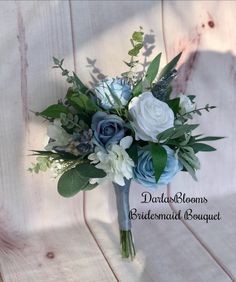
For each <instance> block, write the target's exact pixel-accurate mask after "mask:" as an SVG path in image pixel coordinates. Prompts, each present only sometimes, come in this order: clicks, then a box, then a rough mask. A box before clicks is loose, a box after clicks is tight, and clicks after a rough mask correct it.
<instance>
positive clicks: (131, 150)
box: [126, 142, 138, 164]
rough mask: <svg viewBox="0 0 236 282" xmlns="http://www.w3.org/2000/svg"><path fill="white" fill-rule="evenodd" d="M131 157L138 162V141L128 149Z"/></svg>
mask: <svg viewBox="0 0 236 282" xmlns="http://www.w3.org/2000/svg"><path fill="white" fill-rule="evenodd" d="M126 151H127V153H128V155H129V156H130V158H131V159H132V160H133V161H134V163H135V164H137V163H138V147H137V144H136V143H134V142H133V143H132V145H131V146H130V147H129V148H128V149H127V150H126Z"/></svg>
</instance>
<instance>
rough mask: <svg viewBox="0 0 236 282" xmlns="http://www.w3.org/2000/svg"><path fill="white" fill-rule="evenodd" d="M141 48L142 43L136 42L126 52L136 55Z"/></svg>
mask: <svg viewBox="0 0 236 282" xmlns="http://www.w3.org/2000/svg"><path fill="white" fill-rule="evenodd" d="M142 48H143V43H138V44H136V45H135V46H134V48H133V49H131V50H129V52H128V54H129V55H130V56H134V57H136V56H137V55H138V53H139V51H140V50H141V49H142Z"/></svg>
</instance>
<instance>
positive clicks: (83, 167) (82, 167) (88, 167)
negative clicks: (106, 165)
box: [76, 163, 106, 178]
mask: <svg viewBox="0 0 236 282" xmlns="http://www.w3.org/2000/svg"><path fill="white" fill-rule="evenodd" d="M76 168H77V171H78V172H79V173H80V175H82V176H83V177H87V178H103V177H105V176H106V173H105V171H104V170H102V169H98V168H96V167H95V166H94V165H92V164H85V163H84V164H79V165H77V166H76Z"/></svg>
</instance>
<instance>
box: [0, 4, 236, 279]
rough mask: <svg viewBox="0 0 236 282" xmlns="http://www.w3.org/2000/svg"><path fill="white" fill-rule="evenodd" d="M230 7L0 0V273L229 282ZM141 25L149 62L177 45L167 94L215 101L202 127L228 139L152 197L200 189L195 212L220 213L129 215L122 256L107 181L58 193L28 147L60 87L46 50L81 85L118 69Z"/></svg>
mask: <svg viewBox="0 0 236 282" xmlns="http://www.w3.org/2000/svg"><path fill="white" fill-rule="evenodd" d="M235 10H236V3H235V2H234V1H162V2H161V1H1V2H0V43H1V44H0V54H1V63H0V93H1V98H2V99H1V103H0V125H1V127H0V138H1V143H0V272H1V276H0V280H1V279H2V280H3V281H4V282H27V281H29V282H32V281H36V282H38V281H62V282H64V281H75V282H77V281H79V282H80V281H82V282H90V281H96V282H97V281H109V282H110V281H125V282H126V281H128V282H129V281H130V282H132V281H144V282H149V281H160V282H175V281H176V282H179V281H181V282H185V281H186V282H191V281H196V282H199V281H204V282H205V281H210V282H211V281H219V282H225V281H226V282H227V281H236V278H235V277H236V256H235V253H236V244H235V234H236V227H235V226H236V225H235V217H234V214H235V210H236V207H235V204H234V202H235V201H234V200H235V199H236V195H235V192H236V191H235V184H236V173H235V153H234V151H235V142H234V139H233V137H234V136H235V130H236V129H235V118H234V107H235V103H236V98H235V62H236V60H235V51H236V35H235V33H234V26H235V16H234V12H235ZM140 25H141V26H143V28H144V29H145V31H146V32H147V33H148V34H149V37H147V40H148V42H149V46H152V45H155V46H153V50H152V52H151V53H150V56H149V57H148V58H147V60H148V61H150V60H151V59H152V58H153V57H154V56H155V54H156V53H158V52H162V54H163V61H162V66H163V65H164V64H165V63H166V62H167V61H168V60H170V59H171V58H172V57H173V56H174V55H175V54H176V53H178V52H179V51H183V58H182V60H181V62H180V63H179V66H178V67H179V72H180V74H179V77H178V80H177V82H176V83H175V85H174V90H175V92H176V93H177V92H182V93H185V94H193V95H197V99H198V104H199V105H203V106H204V105H205V104H207V103H211V104H214V105H216V106H217V107H218V108H217V109H216V110H215V111H212V112H211V113H210V114H204V115H203V116H202V117H200V118H199V122H200V121H201V129H200V132H201V133H205V134H209V135H224V136H227V138H226V139H225V140H223V141H220V142H217V143H216V147H217V149H218V150H217V152H215V153H212V154H209V155H207V154H202V155H200V159H201V163H202V170H201V171H200V172H199V173H198V178H199V181H198V182H196V183H195V182H194V181H193V180H192V179H191V178H190V177H189V176H187V175H184V174H179V175H178V176H177V177H176V178H175V180H174V181H173V183H172V184H171V187H168V189H160V190H159V191H156V192H155V193H154V194H155V195H160V194H161V193H165V194H167V193H169V194H171V195H174V194H175V193H176V192H178V191H183V192H186V193H187V195H189V196H191V195H192V196H206V197H208V199H209V203H208V204H207V205H205V206H202V205H201V206H199V205H198V206H196V205H195V206H193V208H194V209H195V210H196V211H198V212H206V213H210V212H215V211H218V210H219V211H220V212H221V214H222V220H221V221H220V222H214V223H210V224H206V223H204V222H174V221H173V222H169V221H162V222H142V221H139V222H134V223H133V229H134V237H135V242H136V247H137V258H136V260H135V261H134V262H132V263H127V262H124V261H123V260H121V259H120V256H119V251H118V245H119V242H118V227H117V223H116V210H115V208H114V204H115V201H114V193H113V190H112V187H111V185H110V183H106V184H104V185H103V186H102V187H99V188H98V189H95V190H94V191H91V192H88V193H86V194H79V195H77V196H76V197H74V198H73V199H62V198H61V197H60V196H59V195H58V194H57V191H56V181H55V180H53V179H51V178H52V174H51V173H50V172H48V173H45V174H40V175H30V174H29V173H28V172H27V168H28V166H29V165H30V162H31V161H32V160H31V158H29V157H28V156H27V154H28V152H29V150H31V149H35V148H38V149H40V148H42V144H44V143H45V133H46V123H45V122H42V121H41V120H40V119H38V118H35V117H34V115H33V114H31V113H30V110H33V111H37V110H41V109H43V108H45V107H46V106H47V105H48V104H50V103H55V102H56V101H57V99H59V98H62V97H64V95H65V90H66V87H67V85H66V83H65V82H64V81H63V78H62V77H61V76H60V74H59V73H58V72H57V71H55V70H52V69H51V65H52V59H51V58H52V56H57V57H60V58H65V65H66V66H67V68H69V69H72V70H73V69H74V70H76V71H77V73H78V74H79V76H80V77H81V78H82V79H83V80H84V81H85V82H86V83H88V84H89V83H90V82H94V81H96V79H99V78H100V77H101V73H102V74H105V75H109V76H116V75H117V74H119V73H121V72H123V71H124V70H125V65H124V64H122V60H124V59H126V58H127V50H128V49H129V48H130V46H129V44H130V43H129V40H128V39H129V37H130V34H131V33H132V31H133V30H135V29H137V27H139V26H140ZM94 60H96V61H95V62H94ZM142 191H143V189H142V188H141V187H140V186H139V185H136V184H134V183H133V184H132V191H131V206H133V207H138V208H140V209H144V210H145V209H149V208H152V209H155V210H158V211H163V212H171V211H172V210H173V209H175V208H177V209H179V208H180V206H175V207H173V206H169V205H167V204H163V205H158V206H157V205H154V204H153V205H147V206H146V207H144V206H143V205H142V204H140V201H141V196H140V194H141V192H142ZM187 207H189V205H187V206H186V205H181V208H183V209H185V208H187ZM154 250H155V251H154ZM1 277H2V278H1Z"/></svg>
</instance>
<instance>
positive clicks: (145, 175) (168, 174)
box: [134, 146, 183, 188]
mask: <svg viewBox="0 0 236 282" xmlns="http://www.w3.org/2000/svg"><path fill="white" fill-rule="evenodd" d="M164 147H165V150H166V152H167V163H166V167H165V169H164V171H163V173H162V175H161V177H160V179H159V180H158V182H157V183H156V180H155V175H154V170H153V162H152V156H151V153H150V152H149V151H144V150H140V151H139V157H138V164H137V166H136V167H135V168H134V179H135V180H136V181H137V182H139V183H140V184H142V185H143V186H145V187H149V188H157V187H159V186H162V185H167V184H168V183H169V182H170V181H171V180H172V178H173V177H174V176H175V174H176V173H177V172H179V171H180V170H181V169H182V168H183V166H182V165H181V163H180V162H179V160H178V159H176V158H175V155H174V151H173V150H172V149H170V148H169V147H168V146H164Z"/></svg>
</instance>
